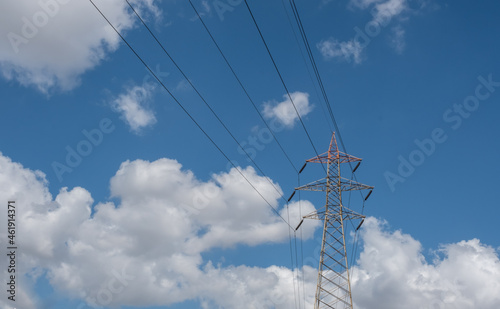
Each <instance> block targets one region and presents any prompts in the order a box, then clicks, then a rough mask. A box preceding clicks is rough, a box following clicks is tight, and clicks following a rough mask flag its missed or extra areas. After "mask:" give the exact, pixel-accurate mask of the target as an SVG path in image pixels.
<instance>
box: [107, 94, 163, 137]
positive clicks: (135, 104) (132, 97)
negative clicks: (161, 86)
mask: <svg viewBox="0 0 500 309" xmlns="http://www.w3.org/2000/svg"><path fill="white" fill-rule="evenodd" d="M152 92H153V88H152V87H150V86H148V85H147V84H145V85H144V86H134V87H131V88H128V89H127V90H126V91H125V93H123V94H121V95H120V96H118V98H116V99H115V100H114V101H113V102H112V103H111V106H112V108H113V109H114V110H115V111H117V112H118V113H120V114H121V118H122V119H123V120H124V121H125V123H126V124H127V125H128V126H129V127H130V129H131V130H132V131H133V132H135V133H139V132H140V131H141V129H142V128H144V127H148V126H152V125H153V124H155V123H156V117H155V115H154V113H153V111H152V110H151V109H149V108H148V105H149V103H150V100H151V96H152Z"/></svg>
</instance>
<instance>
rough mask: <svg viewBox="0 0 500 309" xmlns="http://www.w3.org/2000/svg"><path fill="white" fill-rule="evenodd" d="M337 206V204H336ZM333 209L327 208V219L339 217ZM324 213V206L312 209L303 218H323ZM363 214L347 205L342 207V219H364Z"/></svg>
mask: <svg viewBox="0 0 500 309" xmlns="http://www.w3.org/2000/svg"><path fill="white" fill-rule="evenodd" d="M337 207H339V206H337ZM333 208H334V209H331V210H330V209H329V211H328V219H340V218H339V217H340V214H339V212H337V211H336V210H335V207H333ZM325 215H326V211H325V208H324V207H323V208H322V209H318V210H317V211H313V212H311V213H310V214H307V215H305V216H304V217H303V218H304V219H315V220H321V221H323V220H325ZM364 218H365V216H364V215H362V214H359V213H357V212H355V211H353V210H351V209H349V208H347V207H342V219H343V220H344V221H345V220H356V219H364Z"/></svg>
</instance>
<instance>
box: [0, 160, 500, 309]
mask: <svg viewBox="0 0 500 309" xmlns="http://www.w3.org/2000/svg"><path fill="white" fill-rule="evenodd" d="M243 172H244V173H245V175H246V177H248V179H250V180H251V181H252V182H253V183H255V185H256V186H257V187H258V188H259V190H260V191H261V192H262V193H263V195H264V196H265V197H266V199H268V200H269V201H270V202H271V203H272V205H273V206H277V203H278V197H279V194H278V193H277V192H276V191H275V189H274V188H273V187H272V185H270V184H269V182H268V181H267V179H265V178H264V177H260V176H258V175H256V173H255V171H254V170H253V169H252V168H246V169H244V170H243ZM47 185H48V184H47V182H46V181H45V177H44V175H43V174H42V173H41V172H35V171H31V170H29V169H26V168H24V167H23V166H21V165H20V164H18V163H14V162H12V161H11V160H10V159H9V158H7V157H5V156H2V155H1V154H0V199H1V200H4V201H5V200H16V203H17V205H19V206H22V207H19V208H18V213H17V220H18V223H19V225H18V233H17V237H18V239H20V240H21V239H22V242H23V246H22V250H19V254H20V256H19V257H18V260H19V261H23V262H22V263H19V265H18V267H19V268H18V270H19V272H18V273H19V274H25V273H26V274H28V278H30V277H32V278H36V277H37V276H40V275H43V274H45V273H46V276H47V278H48V279H49V282H50V283H51V285H52V286H53V287H54V288H55V289H56V291H58V292H61V293H64V294H65V295H67V296H68V297H74V298H77V299H85V300H86V301H87V302H88V303H89V305H90V304H97V305H103V306H121V305H123V306H138V307H146V306H150V305H162V306H166V305H169V304H173V303H178V302H182V301H185V300H195V301H196V300H197V301H199V302H200V305H201V307H202V308H221V307H222V308H237V309H239V308H242V309H243V308H245V309H246V308H264V309H268V308H269V309H270V308H276V309H285V308H291V307H293V306H294V293H293V288H294V287H293V273H292V270H290V269H288V268H285V267H278V266H268V267H251V266H246V265H233V266H227V267H226V266H221V265H214V264H213V263H212V262H211V261H207V260H204V259H203V258H202V253H203V252H208V251H209V250H211V249H212V248H216V247H228V246H235V245H241V244H249V245H258V244H262V243H268V242H274V243H276V242H282V241H286V240H287V237H288V236H287V235H288V233H287V227H286V226H285V224H284V223H283V222H282V221H280V219H279V218H278V217H277V216H276V215H275V214H273V212H272V211H271V210H270V209H269V207H268V206H267V204H265V202H263V200H262V199H261V198H260V197H259V196H258V195H257V194H256V193H255V192H253V191H252V189H251V188H249V187H248V184H246V182H245V181H244V180H243V179H242V178H241V177H240V176H239V174H237V172H236V171H235V170H234V169H233V170H231V171H229V172H227V173H219V174H216V175H213V177H212V178H211V180H209V181H200V180H199V179H197V178H196V177H195V175H194V174H193V173H192V172H190V171H187V170H184V169H183V168H182V166H181V164H180V163H178V162H177V161H175V160H170V159H160V160H157V161H154V162H147V161H142V160H136V161H127V162H124V163H123V164H122V165H121V166H120V168H119V170H118V171H117V172H116V175H115V176H114V177H113V178H112V179H111V195H112V196H114V197H116V198H117V199H118V200H119V201H120V202H119V203H117V204H115V203H112V202H108V203H98V204H97V205H96V207H95V212H94V214H93V215H92V216H91V215H90V208H91V207H92V205H93V203H94V201H93V200H92V197H91V195H90V193H89V192H88V191H87V190H85V189H83V188H78V187H77V188H74V189H71V190H69V189H66V188H63V189H61V191H60V192H59V194H58V195H57V196H56V197H55V198H53V197H52V196H51V194H50V193H49V192H48V189H47ZM275 185H276V186H277V184H275ZM278 188H279V187H278ZM297 206H298V205H297V203H295V204H294V205H291V206H290V207H291V209H290V215H291V217H292V218H294V219H293V220H294V222H292V225H295V223H296V222H298V220H299V216H298V215H297V213H298V211H297ZM312 210H313V206H312V205H311V204H308V203H302V214H306V213H308V212H310V211H312ZM281 211H282V214H284V212H283V210H281ZM0 220H1V221H2V222H5V221H6V212H5V211H3V212H0ZM318 224H319V223H318V221H315V220H307V221H305V222H304V224H303V227H301V228H304V230H303V232H304V234H305V236H304V238H307V237H311V236H312V232H313V231H314V229H315V228H316V227H317V226H318ZM311 225H312V226H311ZM361 231H362V232H361V239H362V243H361V245H362V247H361V248H362V251H361V254H360V257H359V260H358V262H357V266H356V267H355V268H353V269H352V271H351V275H352V280H353V283H352V290H353V298H354V302H355V305H356V308H360V309H368V308H370V309H400V308H401V304H404V308H408V309H452V308H453V309H469V308H481V309H496V308H499V306H500V295H499V294H498V290H499V289H500V260H499V257H498V253H497V252H496V251H495V249H493V248H491V247H488V246H486V245H484V244H482V243H481V242H480V241H479V240H477V239H473V240H469V241H460V242H458V243H452V244H446V245H443V246H442V247H441V248H440V249H439V250H438V251H437V253H436V255H435V258H434V260H433V261H432V262H428V261H426V260H425V258H424V256H423V255H422V252H423V250H424V249H423V248H422V245H421V244H420V242H418V241H417V240H415V239H414V238H413V237H411V236H410V235H407V234H404V233H402V232H401V231H395V232H391V231H388V228H387V226H386V224H385V223H384V222H381V221H379V220H376V219H374V218H367V219H366V221H365V224H364V225H363V228H362V230H361ZM263 234H265V235H263ZM0 237H2V239H6V231H5V230H0ZM313 254H314V253H313ZM304 258H305V261H309V262H310V261H311V258H312V259H313V260H314V258H313V257H312V256H308V253H307V252H305V256H304ZM5 263H6V260H5V259H1V260H0V267H1V269H6V267H5ZM315 263H316V262H311V263H307V264H308V265H313V264H315ZM304 279H305V287H304V290H305V291H306V307H312V302H313V298H314V292H315V285H316V282H315V281H316V265H313V267H309V266H305V267H304ZM28 283H29V282H27V280H24V281H23V284H24V286H21V287H20V290H18V292H19V293H21V294H19V296H23V297H22V298H20V301H22V302H24V303H22V304H21V303H19V305H20V306H22V308H26V309H32V308H37V307H39V306H38V305H39V304H38V303H37V299H35V298H33V296H30V294H31V293H32V292H31V287H29V286H25V285H28ZM296 288H297V286H296ZM0 306H2V308H3V307H5V308H9V307H8V306H7V304H6V303H5V300H4V299H1V300H0Z"/></svg>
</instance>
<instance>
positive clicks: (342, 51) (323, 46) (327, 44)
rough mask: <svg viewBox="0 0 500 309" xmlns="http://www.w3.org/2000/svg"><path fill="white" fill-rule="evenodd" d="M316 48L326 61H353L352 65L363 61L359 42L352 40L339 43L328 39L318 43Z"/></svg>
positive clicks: (361, 47)
mask: <svg viewBox="0 0 500 309" xmlns="http://www.w3.org/2000/svg"><path fill="white" fill-rule="evenodd" d="M317 47H318V49H319V51H320V52H321V54H322V55H323V57H324V58H325V59H327V60H330V59H333V58H340V59H341V60H345V61H347V62H351V61H354V63H361V62H362V60H363V59H362V57H361V52H362V51H363V46H361V44H360V43H359V41H357V40H354V39H352V40H350V41H347V42H339V41H338V40H336V39H334V38H329V39H328V40H324V41H321V42H319V43H318V44H317Z"/></svg>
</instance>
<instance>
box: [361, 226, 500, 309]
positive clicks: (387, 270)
mask: <svg viewBox="0 0 500 309" xmlns="http://www.w3.org/2000/svg"><path fill="white" fill-rule="evenodd" d="M362 240H363V242H364V248H363V251H362V253H361V255H360V258H359V261H358V266H356V267H355V268H354V269H353V270H352V274H353V276H352V278H353V286H352V288H353V293H354V295H355V297H354V299H355V303H356V307H357V308H360V309H368V308H370V309H400V308H401V306H402V304H404V308H408V309H469V308H482V309H494V308H498V307H499V306H500V295H499V294H498V290H499V289H500V260H499V258H498V253H497V252H496V250H495V249H493V248H491V247H489V246H486V245H484V244H482V243H481V242H480V241H479V240H478V239H472V240H469V241H460V242H458V243H453V244H446V245H443V246H442V247H441V248H440V249H439V250H438V252H437V253H438V254H436V256H435V259H434V260H433V261H432V262H428V261H426V259H425V258H424V256H423V255H422V251H423V248H422V245H421V243H420V242H418V241H417V240H415V239H414V238H413V237H411V236H410V235H408V234H404V233H402V232H401V231H395V232H389V231H387V226H386V224H385V223H384V222H381V221H379V220H376V219H374V218H369V219H367V220H366V221H365V224H364V229H363V231H362Z"/></svg>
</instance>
